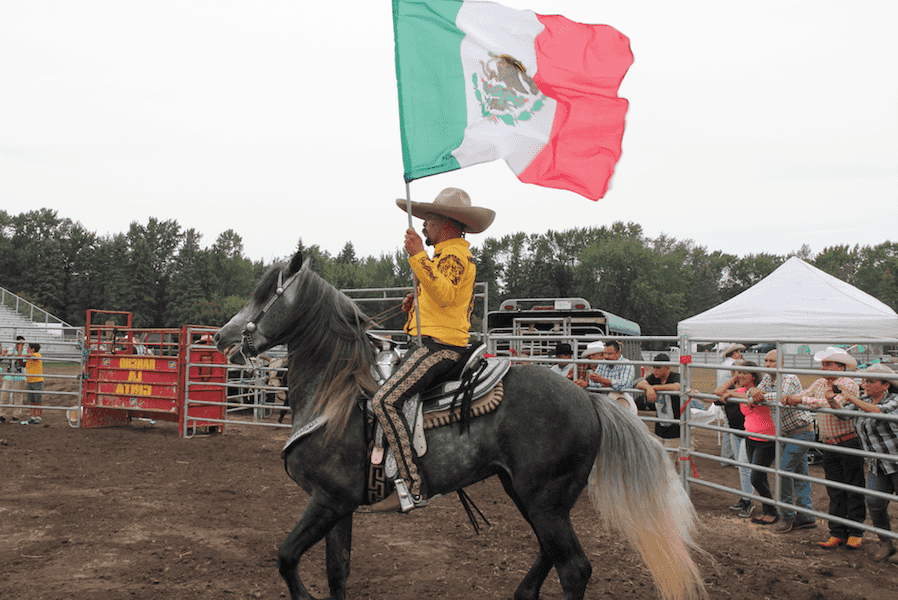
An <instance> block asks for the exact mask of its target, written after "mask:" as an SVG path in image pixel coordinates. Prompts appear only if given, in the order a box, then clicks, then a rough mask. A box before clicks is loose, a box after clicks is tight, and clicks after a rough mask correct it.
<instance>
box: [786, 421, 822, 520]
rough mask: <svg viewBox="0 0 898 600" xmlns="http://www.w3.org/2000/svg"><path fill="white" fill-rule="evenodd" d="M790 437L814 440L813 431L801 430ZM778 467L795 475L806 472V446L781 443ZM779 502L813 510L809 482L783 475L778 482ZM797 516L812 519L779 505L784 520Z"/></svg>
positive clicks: (805, 440)
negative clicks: (780, 456) (781, 450)
mask: <svg viewBox="0 0 898 600" xmlns="http://www.w3.org/2000/svg"><path fill="white" fill-rule="evenodd" d="M790 437H791V438H792V439H795V440H801V441H803V442H812V441H814V432H813V431H802V432H801V433H796V434H795V435H793V436H790ZM780 469H781V470H783V471H788V472H789V473H795V474H797V475H805V476H806V475H807V474H808V447H807V446H799V445H798V444H790V443H785V444H783V453H782V458H781V460H780ZM780 502H788V503H789V504H794V505H795V506H797V507H799V508H806V509H808V510H813V508H814V505H813V504H812V502H811V482H810V481H803V480H801V479H792V478H791V477H783V478H782V480H781V482H780ZM796 516H797V517H798V519H799V520H800V521H814V520H815V519H814V517H813V515H803V514H799V515H796V514H795V510H794V509H791V508H786V507H781V508H780V517H782V518H783V519H784V520H787V519H793V518H795V517H796Z"/></svg>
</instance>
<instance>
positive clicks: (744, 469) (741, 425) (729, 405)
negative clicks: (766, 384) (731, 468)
mask: <svg viewBox="0 0 898 600" xmlns="http://www.w3.org/2000/svg"><path fill="white" fill-rule="evenodd" d="M738 380H739V378H738V376H736V374H735V373H734V374H733V375H731V376H730V378H729V379H727V380H726V381H724V382H723V383H721V384H720V385H718V386H717V389H715V390H714V395H716V396H720V400H716V401H715V404H718V405H720V406H722V407H723V411H724V413H725V414H726V417H727V423H728V427H729V429H730V430H735V431H745V415H743V414H742V409H741V408H740V403H739V402H737V401H736V400H735V398H736V396H734V392H735V388H736V385H737V383H738ZM724 435H725V436H726V435H730V436H732V440H733V442H732V443H733V451H734V452H735V455H736V458H735V460H737V461H738V462H739V464H738V465H736V469H737V470H738V472H739V487H740V489H741V490H742V494H743V495H742V497H741V498H740V499H739V501H738V502H736V503H735V504H733V505H732V506H730V510H733V511H738V515H739V516H740V517H742V518H743V519H747V518H749V517H750V516H751V514H752V512H754V509H755V504H754V502H752V499H751V498H749V494H751V491H752V485H751V469H750V468H749V466H748V465H749V461H748V448H747V447H746V444H745V437H744V436H743V435H737V434H735V433H728V434H724Z"/></svg>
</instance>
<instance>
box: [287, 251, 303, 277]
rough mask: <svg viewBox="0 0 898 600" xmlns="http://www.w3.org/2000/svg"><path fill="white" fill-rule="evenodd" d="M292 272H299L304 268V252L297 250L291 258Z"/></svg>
mask: <svg viewBox="0 0 898 600" xmlns="http://www.w3.org/2000/svg"><path fill="white" fill-rule="evenodd" d="M289 268H290V272H291V273H297V272H299V269H300V268H302V252H301V251H299V250H297V251H296V254H294V255H293V258H291V259H290V267H289Z"/></svg>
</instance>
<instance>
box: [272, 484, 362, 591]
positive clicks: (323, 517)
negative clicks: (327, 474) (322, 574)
mask: <svg viewBox="0 0 898 600" xmlns="http://www.w3.org/2000/svg"><path fill="white" fill-rule="evenodd" d="M351 528H352V513H350V514H349V515H346V514H345V513H337V512H335V511H334V510H333V509H331V508H328V507H327V506H325V505H323V504H320V503H319V502H317V501H316V500H315V498H314V496H313V497H312V499H311V500H309V504H308V505H307V506H306V509H305V511H303V513H302V517H301V518H300V519H299V522H298V523H297V524H296V527H294V528H293V531H291V532H290V534H289V535H288V536H287V539H285V540H284V542H283V543H282V544H281V547H280V549H279V550H278V571H279V572H280V574H281V577H283V578H284V581H285V582H286V584H287V589H288V590H289V591H290V598H291V600H312V596H311V595H310V594H309V592H308V591H307V590H306V588H305V586H304V585H303V584H302V580H301V579H300V577H299V572H298V570H297V569H298V567H299V559H300V558H301V557H302V555H303V554H304V553H305V552H306V551H307V550H308V549H309V548H311V547H312V546H314V545H315V544H316V543H317V542H319V541H320V540H321V539H322V538H323V537H324V536H325V535H327V536H328V538H327V541H328V548H327V571H328V584H329V586H330V588H331V593H332V594H333V593H334V591H335V590H336V593H337V594H341V593H342V594H343V596H335V597H337V598H340V599H341V600H342V598H343V597H345V590H346V579H345V577H348V575H349V548H348V547H346V548H341V547H340V546H341V545H342V544H343V543H345V542H348V541H349V540H350V539H351ZM334 529H336V531H334ZM341 577H342V580H341Z"/></svg>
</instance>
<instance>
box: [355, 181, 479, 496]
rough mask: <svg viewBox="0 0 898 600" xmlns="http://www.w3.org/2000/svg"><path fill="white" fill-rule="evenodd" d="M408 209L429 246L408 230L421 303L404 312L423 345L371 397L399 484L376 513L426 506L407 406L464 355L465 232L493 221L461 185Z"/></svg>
mask: <svg viewBox="0 0 898 600" xmlns="http://www.w3.org/2000/svg"><path fill="white" fill-rule="evenodd" d="M396 205H397V206H399V208H401V209H403V210H406V206H407V204H406V201H405V200H397V201H396ZM411 212H412V216H414V217H418V218H419V219H424V228H423V233H424V241H422V240H421V237H420V236H419V235H418V234H417V233H416V232H415V230H414V229H411V228H410V229H407V230H406V232H405V250H406V252H408V254H409V264H410V265H411V267H412V271H414V273H415V277H416V279H417V281H418V306H417V307H414V306H413V305H412V298H411V295H410V296H409V297H406V301H405V302H404V303H403V309H404V310H406V311H407V312H408V320H407V322H406V325H405V331H406V332H407V333H408V334H409V337H410V338H413V337H414V336H417V335H419V333H420V338H421V344H420V345H418V344H417V343H412V344H411V345H410V347H409V349H408V351H407V352H406V353H405V356H403V358H402V362H401V363H400V364H399V365H397V367H396V369H394V371H393V374H392V375H391V376H390V378H389V379H388V380H387V381H386V382H385V383H384V384H383V386H382V387H381V388H380V389H379V390H378V391H377V393H376V394H375V395H374V400H373V404H374V415H375V416H376V417H377V420H378V421H379V422H380V424H381V427H383V429H384V434H385V435H386V438H387V443H389V444H390V447H391V448H392V449H393V454H394V455H395V457H396V463H397V466H398V470H399V476H400V477H401V478H402V479H401V480H397V482H396V487H397V490H396V491H395V492H393V494H392V495H390V496H389V497H387V498H385V499H384V500H382V501H380V502H378V503H376V504H373V505H372V506H371V510H372V511H384V512H392V511H396V510H402V511H403V512H408V511H410V510H412V509H413V508H418V507H421V506H425V505H426V504H427V495H426V489H425V487H426V486H425V482H424V479H423V478H422V475H421V473H420V471H419V469H418V467H417V464H416V457H415V452H414V449H413V447H412V443H411V438H410V436H409V431H410V429H409V427H408V424H407V423H406V422H405V416H404V415H403V413H402V405H403V403H405V401H406V400H408V399H409V398H411V397H413V396H414V395H415V394H417V393H420V392H422V391H423V390H424V389H425V388H427V387H428V386H429V385H430V384H431V383H432V382H434V381H436V380H437V379H438V378H441V377H443V376H445V375H446V374H447V373H449V372H450V371H452V370H453V369H455V368H456V365H457V364H458V363H459V361H460V360H461V359H462V358H463V357H464V351H465V347H466V346H467V344H468V337H469V334H468V330H469V329H470V327H471V323H470V317H471V311H472V310H473V307H474V278H475V276H476V273H477V267H476V266H475V264H474V257H473V256H472V255H471V251H470V249H469V244H468V242H467V241H466V240H465V239H464V234H465V233H480V232H482V231H484V230H485V229H486V228H487V227H489V226H490V224H491V223H492V222H493V219H494V218H495V216H496V213H495V212H494V211H492V210H490V209H487V208H479V207H475V206H471V198H470V197H469V196H468V194H466V193H465V192H464V191H462V190H459V189H456V188H447V189H445V190H443V191H442V192H440V194H439V195H438V196H437V197H436V199H435V200H434V201H433V202H430V203H420V202H412V203H411ZM424 242H426V243H427V244H428V245H430V246H433V247H434V255H433V258H430V257H428V255H427V252H426V251H425V250H424ZM416 313H417V314H416ZM419 322H420V332H419ZM402 488H405V489H402ZM408 497H410V499H411V502H410V503H409V502H407V500H406V498H408ZM400 500H401V502H400Z"/></svg>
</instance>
